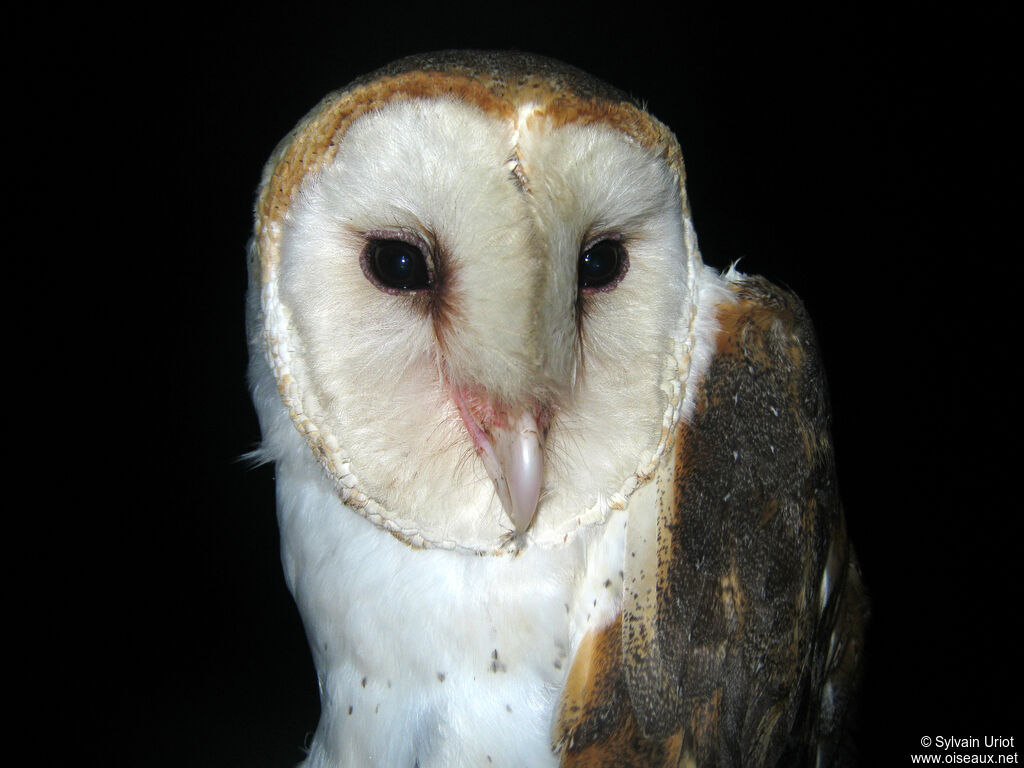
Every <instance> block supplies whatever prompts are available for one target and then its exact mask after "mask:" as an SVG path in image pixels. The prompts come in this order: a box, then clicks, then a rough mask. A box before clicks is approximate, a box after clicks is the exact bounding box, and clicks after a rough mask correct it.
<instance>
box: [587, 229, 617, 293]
mask: <svg viewBox="0 0 1024 768" xmlns="http://www.w3.org/2000/svg"><path fill="white" fill-rule="evenodd" d="M626 262H627V257H626V249H625V248H623V247H622V243H620V242H619V241H618V240H600V241H598V242H596V243H594V244H593V245H592V246H590V247H589V248H587V250H585V251H584V252H583V253H581V254H580V264H579V281H580V288H593V289H601V288H605V289H608V288H613V287H614V286H615V284H616V283H617V282H618V281H619V278H620V277H622V275H623V274H624V273H625V271H626Z"/></svg>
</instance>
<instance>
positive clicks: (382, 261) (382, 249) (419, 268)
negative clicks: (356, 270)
mask: <svg viewBox="0 0 1024 768" xmlns="http://www.w3.org/2000/svg"><path fill="white" fill-rule="evenodd" d="M363 272H364V273H366V276H367V277H368V278H370V281H371V282H373V283H375V284H376V285H377V286H378V287H380V288H384V289H388V288H390V289H393V290H397V291H415V290H417V289H420V288H426V287H428V286H429V285H430V272H429V270H428V269H427V260H426V259H425V258H424V257H423V251H421V250H420V249H419V248H417V247H416V246H415V245H412V244H411V243H407V242H405V241H404V240H371V241H370V242H369V243H367V244H366V250H365V251H364V253H363Z"/></svg>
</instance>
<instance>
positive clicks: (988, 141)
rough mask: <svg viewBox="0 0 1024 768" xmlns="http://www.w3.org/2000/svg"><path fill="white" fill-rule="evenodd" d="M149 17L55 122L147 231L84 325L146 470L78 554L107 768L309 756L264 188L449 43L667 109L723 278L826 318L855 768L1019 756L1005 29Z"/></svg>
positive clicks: (241, 13) (803, 21) (386, 6)
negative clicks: (266, 455) (88, 129)
mask: <svg viewBox="0 0 1024 768" xmlns="http://www.w3.org/2000/svg"><path fill="white" fill-rule="evenodd" d="M126 21H127V22H128V23H129V26H128V27H127V29H128V30H131V31H130V32H129V31H123V32H120V33H117V34H115V35H113V36H112V37H113V38H116V40H114V42H113V43H112V44H111V46H110V47H109V49H105V48H104V46H103V45H97V44H94V43H89V44H87V45H86V44H83V43H81V42H80V45H81V47H80V48H78V49H77V50H80V51H81V52H82V59H81V62H80V63H81V65H82V66H91V63H95V62H102V64H101V66H99V67H97V70H96V76H95V77H89V78H87V79H88V80H89V81H90V82H91V83H92V86H90V87H88V88H86V89H85V90H84V91H80V92H79V93H78V95H77V98H76V99H74V100H72V101H70V102H68V103H66V104H61V105H60V106H53V108H54V109H58V110H60V111H63V112H64V113H67V111H68V110H72V111H74V114H75V117H76V119H77V120H78V121H82V122H89V121H94V123H95V124H94V126H93V128H94V130H96V129H98V131H97V132H98V133H101V134H103V136H104V140H103V141H102V142H99V143H98V145H97V148H96V149H95V151H94V157H93V165H92V169H91V170H89V171H88V172H89V173H95V174H107V170H105V169H107V168H109V167H111V166H115V173H114V174H113V175H112V176H111V178H113V179H115V182H114V186H115V189H113V190H111V192H110V193H108V196H106V197H104V198H101V199H95V198H92V199H88V200H87V201H86V203H85V205H86V207H87V209H88V212H89V215H90V216H95V219H94V222H93V223H94V225H96V226H99V225H101V224H104V223H110V222H111V220H113V219H117V218H120V223H121V224H122V225H123V226H122V227H121V231H122V232H124V233H125V237H124V238H123V239H120V240H117V239H115V241H112V242H110V243H109V244H108V246H107V254H108V255H106V256H105V257H103V258H102V259H100V260H99V261H102V262H103V264H102V266H103V267H110V268H112V269H110V272H109V274H111V275H112V274H115V273H116V274H117V276H118V281H119V282H117V283H116V284H117V286H118V287H117V288H116V289H115V291H114V295H113V296H104V298H103V299H102V300H98V301H97V302H95V304H94V305H92V306H91V307H90V309H89V310H88V311H87V312H86V313H84V316H83V321H84V325H86V326H88V327H89V328H92V329H94V330H95V328H96V327H97V326H102V327H103V328H106V329H107V330H108V331H110V332H112V333H111V335H109V336H108V337H107V341H105V342H104V347H103V349H102V350H101V351H100V352H99V353H98V354H94V355H93V357H92V358H91V359H92V360H93V362H94V363H95V364H96V365H97V366H98V368H97V369H95V371H94V376H95V377H96V378H98V379H101V380H102V386H100V387H99V391H100V392H101V394H100V395H98V396H97V399H96V400H95V402H94V405H97V406H98V408H97V410H99V411H101V412H103V413H104V414H107V415H110V414H111V412H112V411H114V410H116V415H115V416H112V417H111V418H109V419H107V420H106V421H105V422H104V423H105V425H106V426H105V427H104V428H105V429H106V430H107V433H108V434H107V437H106V438H103V441H106V440H109V443H110V444H114V445H116V446H117V454H116V455H117V461H118V463H119V464H121V466H123V467H124V477H123V480H122V481H121V482H120V483H119V486H120V490H119V491H117V492H116V493H115V494H114V495H113V497H109V496H108V494H107V493H104V494H103V497H104V499H105V500H104V509H105V510H106V512H105V513H104V515H103V516H102V517H103V521H104V522H103V524H102V525H100V526H98V527H94V528H90V530H88V531H87V532H85V533H87V534H88V535H89V536H90V537H92V536H98V538H100V539H102V541H100V542H98V543H97V544H95V545H93V544H92V543H91V541H92V539H91V538H90V539H89V541H90V543H89V544H88V545H86V546H85V547H84V548H85V549H87V550H88V552H89V555H88V556H87V557H86V558H85V559H86V560H87V561H88V562H87V564H86V565H84V566H83V568H84V571H85V572H86V573H88V574H91V575H92V576H96V577H98V581H97V584H98V585H99V586H101V587H102V590H101V595H102V596H101V597H99V598H97V597H95V595H86V598H87V599H86V600H85V602H86V604H87V605H88V606H89V607H88V609H87V610H86V611H83V617H84V618H83V621H82V623H81V624H80V625H79V627H80V631H82V629H81V628H84V631H85V633H86V634H87V635H88V636H89V637H92V638H95V639H96V640H98V641H99V645H101V646H103V651H102V652H101V653H100V654H98V655H97V656H96V657H95V659H96V661H95V662H94V666H95V669H94V670H93V671H95V672H96V673H97V674H96V675H95V677H91V678H90V679H91V680H92V682H91V685H93V686H96V687H98V688H100V689H101V693H103V694H105V695H104V696H102V697H98V698H96V701H97V702H101V701H102V702H104V703H102V704H100V703H96V704H94V705H93V706H92V707H90V710H91V712H92V714H93V715H94V716H95V717H96V718H97V727H96V729H95V730H94V731H93V735H98V736H100V737H102V738H101V739H99V740H96V741H95V743H96V745H97V746H96V747H95V749H96V751H97V754H98V755H99V756H100V757H101V759H104V760H106V761H107V762H111V763H114V764H124V763H127V764H130V765H139V766H165V765H166V766H171V765H175V766H184V765H189V766H192V765H195V766H206V765H210V766H212V765H245V766H285V765H290V764H293V763H295V762H297V761H298V760H300V759H301V757H302V752H301V747H302V745H303V744H304V742H305V741H306V740H307V738H308V734H309V733H311V732H312V730H313V729H314V727H315V725H316V720H317V713H318V703H317V693H316V682H315V676H314V673H313V669H312V664H311V661H310V658H309V655H308V651H307V649H306V645H305V639H304V635H303V631H302V626H301V623H300V621H299V618H298V614H297V612H296V610H295V609H294V607H293V604H292V602H291V598H290V596H289V595H288V593H287V591H286V589H285V587H284V581H283V576H282V574H281V569H280V563H279V559H278V558H279V556H278V551H277V546H278V542H277V530H276V521H275V517H274V500H273V472H272V470H271V469H270V468H267V467H264V468H261V469H256V470H253V469H250V468H248V467H247V466H246V465H245V464H244V463H243V462H240V461H239V460H238V458H239V456H240V455H241V454H243V453H244V452H245V451H247V450H249V449H250V448H252V447H253V446H254V445H255V444H256V442H257V441H258V439H259V433H258V427H257V424H256V421H255V416H254V413H253V411H252V408H251V405H250V404H249V401H248V395H247V391H246V385H245V364H246V349H245V336H244V329H243V321H244V317H243V297H244V291H245V285H246V277H245V245H246V241H247V239H248V237H249V232H250V228H251V217H252V214H251V210H252V203H253V196H254V191H255V188H256V185H257V183H258V181H259V175H260V171H261V167H262V164H263V162H264V161H265V159H266V158H267V157H268V156H269V154H270V152H271V150H272V149H273V147H274V145H275V143H276V142H277V141H278V140H279V139H280V138H281V137H282V136H283V135H284V134H285V133H286V132H287V131H288V130H289V129H290V128H291V126H292V125H293V124H294V123H295V122H296V121H297V120H298V118H299V117H300V116H301V115H303V114H304V113H305V112H306V111H307V110H308V109H309V108H311V107H312V106H313V105H314V104H315V103H316V102H317V101H318V100H319V99H320V97H321V96H322V95H324V94H325V93H327V92H328V91H330V90H333V89H335V88H338V87H340V86H342V85H344V84H346V83H347V82H348V81H349V80H351V79H352V78H353V77H355V76H357V75H360V74H363V73H365V72H367V71H370V70H372V69H374V68H376V67H378V66H380V65H383V64H385V63H387V62H388V61H390V60H392V59H394V58H398V57H400V56H403V55H406V54H410V53H417V52H423V51H428V50H436V49H441V48H453V47H462V48H516V49H520V50H527V51H532V52H536V53H541V54H546V55H549V56H553V57H555V58H559V59H562V60H564V61H567V62H569V63H571V64H574V65H576V66H578V67H580V68H582V69H585V70H587V71H589V72H591V73H593V74H595V75H597V76H599V77H601V78H602V79H605V80H607V81H609V82H611V83H613V84H615V85H617V86H619V87H620V88H622V89H624V90H626V91H629V92H631V93H633V94H634V95H636V96H639V97H641V98H643V99H644V100H645V102H646V103H647V105H648V107H649V109H650V111H652V112H653V113H654V114H655V115H656V116H657V117H659V118H660V119H661V120H662V121H664V122H665V123H667V124H668V125H669V126H670V127H672V128H673V130H675V132H676V134H677V136H678V138H679V140H680V143H681V145H682V148H683V152H684V156H685V158H686V165H687V171H688V188H689V194H690V199H691V202H692V207H693V213H694V220H695V224H696V227H697V231H698V234H699V236H700V244H701V249H702V251H703V254H704V258H705V261H706V262H707V263H709V264H712V265H714V266H716V267H720V268H724V267H726V266H728V265H729V264H730V263H731V262H733V261H736V260H737V259H742V262H741V269H742V270H743V271H745V272H748V273H759V274H763V275H766V276H768V277H769V278H771V279H772V280H774V281H776V282H779V283H781V284H784V285H787V286H789V287H791V288H793V289H794V290H796V291H797V292H798V294H799V295H800V296H801V297H802V298H803V299H804V301H805V303H806V305H807V306H808V309H809V310H810V313H811V316H812V317H813V318H814V320H815V322H816V325H817V328H818V331H819V336H820V340H821V345H822V349H823V354H824V358H825V363H826V366H827V370H828V375H829V380H830V385H831V391H832V403H833V409H834V413H835V420H834V437H835V444H836V447H837V452H838V466H839V473H840V483H841V489H842V493H843V497H844V500H845V505H846V509H847V516H848V521H849V528H850V530H851V533H852V537H853V541H854V543H855V546H856V547H857V550H858V552H859V555H860V558H861V561H862V564H863V570H864V573H865V578H866V580H867V584H868V587H869V589H870V591H871V594H872V599H873V620H872V624H871V629H870V635H869V646H868V673H867V680H866V685H865V690H864V697H863V713H862V716H861V720H860V736H859V744H860V749H861V753H862V755H863V764H864V765H887V764H893V765H902V764H907V763H908V762H909V760H908V758H907V757H906V756H907V755H908V754H909V753H910V752H913V751H916V750H919V747H918V744H919V740H920V738H921V736H923V735H931V736H933V737H934V736H936V735H940V734H945V735H955V736H958V737H964V736H978V737H981V736H984V735H986V734H990V735H1003V736H1014V737H1016V738H1017V739H1018V741H1019V739H1021V738H1024V729H1022V728H1021V723H1022V722H1024V721H1022V717H1021V715H1022V706H1021V703H1020V685H1021V682H1022V674H1021V666H1022V665H1021V660H1020V634H1021V633H1020V627H1019V615H1020V608H1021V592H1022V590H1021V581H1022V579H1021V566H1020V560H1019V555H1020V544H1019V540H1018V538H1017V530H1018V528H1019V525H1018V522H1017V521H1018V517H1019V515H1020V514H1021V512H1022V509H1021V504H1020V501H1019V495H1017V493H1016V488H1017V485H1018V477H1017V466H1016V465H1017V461H1016V459H1017V457H1018V455H1019V447H1018V443H1017V441H1016V439H1015V438H1016V437H1017V434H1018V429H1019V426H1020V419H1019V415H1020V407H1019V400H1020V397H1019V390H1020V385H1019V381H1020V376H1019V374H1018V373H1016V372H1014V371H1013V370H1012V369H1013V367H1014V362H1015V357H1016V354H1015V351H1016V350H1015V344H1016V342H1017V333H1016V330H1017V322H1016V320H1017V318H1016V316H1017V302H1018V301H1019V300H1020V297H1019V285H1020V268H1019V266H1018V264H1019V259H1020V256H1021V250H1022V249H1021V238H1020V235H1019V229H1020V228H1019V218H1020V216H1019V213H1018V210H1019V209H1018V208H1017V205H1016V203H1015V202H1013V201H1012V195H1011V192H1012V191H1013V185H1014V184H1016V183H1017V180H1018V178H1019V173H1020V164H1019V162H1018V158H1017V156H1016V154H1015V153H1014V149H1015V145H1016V144H1018V143H1019V140H1020V139H1019V126H1017V127H1015V126H1014V125H1013V124H1012V123H1011V111H1012V110H1013V107H1014V106H1015V105H1017V104H1018V103H1019V102H1020V100H1021V99H1020V97H1021V91H1020V87H1019V86H1018V85H1017V84H1016V82H1015V81H1016V74H1015V73H1017V74H1019V70H1020V67H1019V63H1018V59H1017V57H1016V56H1015V55H1014V54H1013V53H1012V51H1011V50H1010V48H1009V46H1010V43H1011V39H1010V38H1011V35H1010V34H1008V33H1009V31H1010V30H1012V23H1011V20H1010V17H1009V15H1007V14H1004V13H1002V12H1001V11H998V10H993V9H988V8H981V7H977V6H975V7H972V8H971V9H970V10H969V11H954V10H952V9H950V10H936V9H935V8H932V7H928V6H922V7H920V8H916V9H915V8H902V9H900V10H894V9H893V8H891V7H890V8H888V9H885V10H882V9H868V8H865V7H857V8H852V7H851V8H847V9H845V10H828V11H825V10H820V9H819V10H814V11H810V10H807V9H797V8H795V7H794V8H790V9H780V8H777V7H774V6H773V7H772V8H771V9H761V10H755V9H751V8H742V7H731V6H727V5H726V4H724V3H723V4H720V5H719V6H718V7H717V8H711V9H709V8H706V7H701V8H698V7H693V6H688V5H686V4H678V5H675V6H673V7H672V9H671V11H670V10H668V9H666V8H663V7H651V6H649V5H648V4H643V3H635V4H624V3H623V4H613V5H611V6H609V7H607V8H605V9H603V10H602V9H599V8H598V6H597V5H582V6H568V5H566V6H549V7H541V6H537V7H530V6H525V5H517V6H515V7H511V6H509V7H496V8H494V9H493V10H491V11H486V12H485V11H481V10H480V8H478V7H473V6H465V7H455V6H445V7H444V8H442V7H440V6H434V5H430V6H429V7H428V6H414V7H408V6H400V5H395V4H391V3H369V4H363V5H361V6H360V7H359V8H353V7H343V4H338V5H336V6H334V7H329V8H322V7H312V6H294V7H293V9H292V10H285V7H284V5H282V6H281V7H279V8H276V9H274V10H263V9H260V8H252V7H247V8H244V9H240V10H238V11H235V12H228V11H223V10H214V9H213V7H212V6H211V7H210V8H209V9H207V10H202V9H199V10H195V11H193V12H189V13H186V12H178V13H176V14H171V15H168V14H166V13H165V12H163V11H156V10H154V11H147V12H142V11H139V12H137V13H136V14H135V15H134V16H131V17H129V18H127V19H126ZM111 86H114V87H111ZM125 206H127V207H125ZM125 210H127V211H129V213H128V214H125V213H124V211H125ZM1011 230H1012V231H1011ZM83 234H84V236H88V233H83ZM90 336H91V334H90ZM97 358H98V360H99V362H96V361H97ZM108 359H109V360H114V359H118V360H124V359H127V360H128V364H127V365H124V366H121V365H120V364H119V365H116V366H111V370H110V371H108V370H107V368H106V367H105V365H104V362H103V361H104V360H108ZM122 368H123V369H124V371H125V372H124V373H122V372H121V371H122ZM122 376H123V377H124V378H123V380H122V378H121V377H122ZM114 403H117V404H118V405H117V408H116V409H114V408H113V404H114ZM126 403H127V405H128V407H125V404H126ZM103 441H101V442H103ZM103 444H104V446H106V443H105V442H104V443H103ZM97 450H100V449H99V448H98V449H97ZM103 450H105V448H104V449H103ZM79 451H80V452H81V453H84V454H86V456H85V459H86V460H88V458H89V457H88V453H89V451H88V450H84V451H83V450H81V447H80V446H79ZM95 482H97V481H96V480H95V479H94V480H93V483H95ZM85 489H86V490H87V491H88V490H90V489H93V490H94V489H95V486H94V485H92V484H90V485H87V486H85ZM89 495H91V494H89ZM89 583H90V584H91V583H92V582H89ZM382 599H386V596H382ZM107 694H108V695H109V697H112V702H111V703H110V704H107V703H106V702H107V700H108V696H107ZM91 743H93V742H92V741H91V740H90V742H86V743H83V746H82V747H81V749H82V751H83V752H88V751H90V750H92V749H93V747H92V746H86V744H91Z"/></svg>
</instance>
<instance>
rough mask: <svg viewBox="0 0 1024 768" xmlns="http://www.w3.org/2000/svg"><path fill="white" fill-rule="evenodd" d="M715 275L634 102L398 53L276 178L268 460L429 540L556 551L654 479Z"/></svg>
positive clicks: (263, 196)
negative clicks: (299, 470)
mask: <svg viewBox="0 0 1024 768" xmlns="http://www.w3.org/2000/svg"><path fill="white" fill-rule="evenodd" d="M701 269H702V267H701V264H700V256H699V253H698V251H697V246H696V237H695V235H694V231H693V227H692V225H691V221H690V216H689V211H688V206H687V201H686V195H685V189H684V170H683V162H682V157H681V154H680V151H679V147H678V145H677V143H676V141H675V139H674V137H673V136H672V134H671V133H670V132H669V130H668V129H667V128H666V127H665V126H664V125H662V124H661V123H660V122H658V121H657V120H656V119H655V118H653V117H652V116H650V115H649V114H647V113H646V112H645V111H644V110H643V109H642V108H641V107H640V106H638V104H637V103H636V102H634V101H633V100H632V99H630V98H629V97H627V96H626V95H625V94H623V93H621V92H619V91H617V90H615V89H613V88H611V87H609V86H607V85H605V84H603V83H601V82H599V81H597V80H595V79H593V78H592V77H590V76H588V75H586V74H584V73H582V72H580V71H578V70H576V69H573V68H571V67H568V66H566V65H563V64H560V63H557V62H554V61H551V60H548V59H543V58H539V57H536V56H529V55H522V54H496V53H478V52H458V53H455V52H448V53H439V54H430V55H425V56H417V57H412V58H407V59H403V60H401V61H398V62H396V63H394V64H392V65H389V66H388V67H386V68H384V69H382V70H380V71H378V72H376V73H373V74H371V75H369V76H367V77H364V78H361V79H359V80H357V81H356V82H354V83H353V84H351V85H350V86H348V87H347V88H344V89H342V90H340V91H337V92H335V93H332V94H330V95H329V96H327V97H326V98H325V99H324V100H323V101H321V102H320V104H318V105H317V106H316V107H315V108H314V109H313V110H312V111H311V112H310V113H309V114H308V115H306V117H305V118H303V119H302V120H301V121H300V123H299V124H298V125H297V126H296V127H295V129H294V130H293V131H292V132H291V133H290V134H289V135H288V136H287V137H286V138H285V139H284V140H283V141H282V142H281V144H280V145H279V146H278V147H277V149H276V150H275V151H274V153H273V155H272V157H271V159H270V161H269V163H268V164H267V166H266V168H265V171H264V174H263V181H262V186H261V188H260V192H259V196H258V201H257V204H256V214H255V232H254V237H253V239H252V243H251V247H250V261H249V271H250V291H249V317H248V322H249V334H250V343H251V345H252V350H253V354H252V361H253V362H252V371H251V376H252V379H253V385H254V390H255V392H256V402H257V407H258V410H259V412H260V416H261V421H262V426H263V432H264V451H265V455H266V456H267V457H268V458H271V459H275V460H278V461H282V460H285V459H286V458H289V457H290V460H303V461H313V460H314V459H315V461H317V462H318V463H319V464H320V466H321V467H322V475H323V478H324V482H326V483H328V484H330V486H331V490H332V492H333V493H336V494H338V495H339V496H340V498H341V499H342V501H343V502H344V503H345V504H346V505H347V506H348V507H349V508H350V509H352V510H354V511H355V512H357V513H358V514H360V515H363V516H364V517H366V518H367V519H369V520H370V521H372V522H373V523H375V524H377V525H379V526H381V527H382V528H384V529H386V530H387V531H389V532H390V533H392V534H393V535H394V536H396V537H398V538H400V539H402V540H403V541H406V542H408V543H409V544H412V545H414V546H421V547H441V548H447V549H455V550H460V551H467V552H474V553H479V554H503V553H508V552H509V551H514V550H515V549H516V548H517V547H519V546H522V545H523V544H530V545H535V546H541V547H557V546H561V545H563V544H564V543H565V542H567V541H569V540H571V539H572V538H574V537H576V536H577V535H579V534H580V532H581V531H585V530H587V529H588V527H591V526H593V525H595V524H597V523H600V522H602V521H603V520H605V519H606V517H607V516H608V514H609V512H610V511H611V510H613V509H616V508H622V507H624V506H625V505H626V504H627V503H628V500H629V498H630V495H631V494H632V493H633V491H634V490H635V489H636V488H638V487H639V486H640V485H642V484H644V483H645V482H647V481H648V479H649V477H650V476H651V473H652V472H653V470H654V468H655V467H656V466H657V464H658V462H659V460H660V458H661V456H662V454H663V452H664V449H665V445H666V441H667V439H668V436H669V433H670V431H671V427H672V425H673V424H675V423H676V422H677V420H678V419H679V418H680V415H681V414H680V410H681V407H682V403H683V401H684V398H685V391H686V381H687V372H688V370H689V368H690V362H691V361H690V357H691V354H692V352H693V343H694V324H695V312H696V310H695V307H696V306H697V297H696V296H695V295H694V293H695V291H696V290H697V287H696V286H697V284H698V272H699V270H701ZM282 406H283V407H282ZM297 434H298V435H301V437H302V440H301V441H297V440H296V435H297ZM298 453H301V454H302V456H301V458H297V457H296V454H298ZM510 543H512V544H514V546H510Z"/></svg>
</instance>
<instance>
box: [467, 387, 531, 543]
mask: <svg viewBox="0 0 1024 768" xmlns="http://www.w3.org/2000/svg"><path fill="white" fill-rule="evenodd" d="M454 400H455V404H456V405H457V406H458V409H459V413H460V414H461V415H462V421H463V422H464V423H465V425H466V430H467V431H468V432H469V434H470V436H471V437H472V438H473V444H474V445H475V446H476V449H477V454H479V456H480V459H481V461H483V464H484V469H486V470H487V474H488V475H489V476H490V478H491V480H492V481H493V482H494V488H495V490H496V491H497V492H498V498H499V499H500V500H501V505H502V506H503V507H504V508H505V514H506V515H508V517H509V519H510V520H511V521H512V525H513V526H514V527H515V530H516V533H522V532H524V531H525V530H526V529H527V528H529V527H530V523H531V522H533V518H534V515H535V514H536V513H537V503H538V502H539V501H540V489H541V482H542V480H543V477H544V435H543V432H542V431H541V428H540V427H539V426H538V425H537V418H536V417H535V416H534V415H533V414H532V413H531V412H530V411H528V410H526V409H522V410H508V409H496V408H494V407H493V406H488V415H489V417H490V418H487V419H480V420H478V419H477V418H476V417H475V415H474V413H473V412H472V410H471V409H470V407H469V405H468V404H467V403H466V400H465V399H464V398H463V396H462V395H461V394H459V393H458V392H456V393H455V396H454ZM481 421H482V422H484V423H485V424H486V425H487V428H486V430H485V429H484V427H483V426H481Z"/></svg>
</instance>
